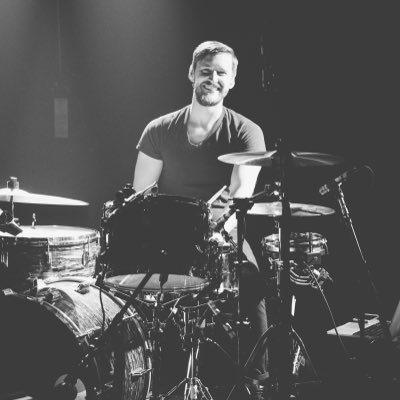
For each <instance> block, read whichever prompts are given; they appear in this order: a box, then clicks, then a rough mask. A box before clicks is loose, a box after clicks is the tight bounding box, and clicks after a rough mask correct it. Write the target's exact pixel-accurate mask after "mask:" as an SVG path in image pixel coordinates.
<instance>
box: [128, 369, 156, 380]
mask: <svg viewBox="0 0 400 400" xmlns="http://www.w3.org/2000/svg"><path fill="white" fill-rule="evenodd" d="M151 370H152V368H141V367H139V368H135V369H132V370H131V372H130V373H129V375H130V378H131V382H133V381H135V380H137V379H139V378H141V377H142V376H144V375H146V374H148V373H149V372H151Z"/></svg>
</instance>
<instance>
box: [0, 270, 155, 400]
mask: <svg viewBox="0 0 400 400" xmlns="http://www.w3.org/2000/svg"><path fill="white" fill-rule="evenodd" d="M2 294H3V295H2V296H1V297H0V315H1V320H2V324H1V325H2V328H1V333H0V334H1V341H0V354H1V358H0V364H1V365H0V367H1V371H3V372H2V380H3V382H4V384H3V383H2V384H1V391H2V392H3V394H4V391H5V393H6V394H7V393H8V394H9V393H14V394H15V393H18V394H19V395H25V396H32V397H33V398H34V399H46V400H47V399H54V398H58V397H59V395H58V394H57V392H56V391H55V389H54V388H55V387H57V386H58V388H59V387H60V384H61V386H62V385H63V384H65V381H64V379H65V377H66V376H67V375H68V374H72V373H74V374H76V375H75V376H76V378H78V379H77V380H76V384H75V388H76V390H77V391H78V398H82V399H83V398H85V399H99V398H101V399H109V400H111V399H112V400H117V399H121V400H125V399H126V400H128V399H129V400H131V399H134V400H144V399H146V396H147V394H148V393H149V391H150V384H151V360H150V353H151V349H150V342H149V341H148V338H147V335H146V333H145V330H144V327H143V323H142V319H141V318H140V317H139V316H138V314H137V313H136V312H135V310H134V309H128V310H127V312H126V313H125V316H124V318H123V319H122V322H121V323H120V324H119V326H118V327H117V328H116V329H115V330H114V331H113V332H110V336H109V337H108V339H107V340H106V341H105V342H106V343H105V345H104V346H99V348H98V349H96V350H95V351H94V353H93V355H92V356H90V357H89V359H88V361H87V362H85V363H80V361H82V359H83V357H84V356H85V355H87V354H89V352H88V349H89V346H90V345H91V344H93V339H94V338H95V337H99V336H100V334H101V330H102V327H103V322H104V327H107V325H108V324H109V323H110V322H111V321H112V320H113V318H114V316H115V315H116V314H117V313H118V312H119V311H120V310H121V309H122V307H123V302H122V301H121V300H119V299H117V298H116V297H114V296H113V295H112V294H110V293H108V292H104V291H100V289H99V288H98V287H97V286H95V285H94V284H92V283H89V282H88V281H85V280H84V279H83V278H82V277H75V278H64V279H59V280H56V281H53V282H51V283H49V284H43V287H42V288H40V289H39V290H38V292H37V295H36V296H34V297H33V296H27V295H24V294H21V293H15V292H13V291H10V290H3V292H2ZM100 295H101V298H100ZM102 306H103V308H102ZM90 354H91V353H90ZM82 364H83V365H82ZM56 390H57V389H56ZM0 397H1V395H0ZM68 398H69V397H68ZM72 398H75V397H72Z"/></svg>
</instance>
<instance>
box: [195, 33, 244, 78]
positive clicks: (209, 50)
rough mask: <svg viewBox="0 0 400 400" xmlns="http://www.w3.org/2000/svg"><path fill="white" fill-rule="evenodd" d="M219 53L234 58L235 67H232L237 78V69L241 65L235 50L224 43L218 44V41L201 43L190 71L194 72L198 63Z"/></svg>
mask: <svg viewBox="0 0 400 400" xmlns="http://www.w3.org/2000/svg"><path fill="white" fill-rule="evenodd" d="M219 53H228V54H230V55H231V56H232V60H233V65H232V70H233V74H234V75H235V76H236V72H237V67H238V64H239V61H238V59H237V57H236V54H235V52H234V51H233V49H232V48H231V47H229V46H227V45H226V44H224V43H221V42H216V41H212V40H210V41H206V42H203V43H200V44H199V45H198V46H197V47H196V48H195V49H194V51H193V57H192V64H191V65H190V69H192V70H193V71H194V70H195V69H196V66H197V63H198V62H199V61H200V60H203V59H204V58H206V57H207V56H209V55H216V54H219Z"/></svg>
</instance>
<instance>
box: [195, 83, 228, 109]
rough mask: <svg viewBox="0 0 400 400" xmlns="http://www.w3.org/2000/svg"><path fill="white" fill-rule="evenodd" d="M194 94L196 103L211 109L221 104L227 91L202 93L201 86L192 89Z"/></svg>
mask: <svg viewBox="0 0 400 400" xmlns="http://www.w3.org/2000/svg"><path fill="white" fill-rule="evenodd" d="M194 94H195V96H196V100H197V102H198V103H199V104H200V105H202V106H204V107H212V106H216V105H217V104H219V103H221V102H222V100H223V99H224V98H225V96H226V95H227V94H228V92H227V91H225V92H224V91H219V90H216V91H212V92H207V91H204V90H203V88H202V87H201V86H197V87H195V88H194Z"/></svg>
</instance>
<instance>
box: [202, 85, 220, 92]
mask: <svg viewBox="0 0 400 400" xmlns="http://www.w3.org/2000/svg"><path fill="white" fill-rule="evenodd" d="M203 88H204V89H205V90H206V91H207V92H210V93H211V92H218V91H219V87H217V86H214V85H203Z"/></svg>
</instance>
